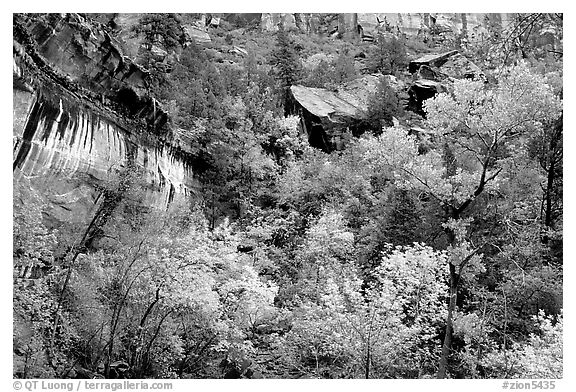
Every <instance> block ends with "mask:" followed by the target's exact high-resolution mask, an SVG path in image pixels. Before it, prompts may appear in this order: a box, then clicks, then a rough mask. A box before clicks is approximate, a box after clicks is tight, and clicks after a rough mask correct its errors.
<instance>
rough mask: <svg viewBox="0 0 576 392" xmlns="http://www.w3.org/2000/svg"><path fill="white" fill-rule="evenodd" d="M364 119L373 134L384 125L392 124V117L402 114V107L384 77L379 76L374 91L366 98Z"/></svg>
mask: <svg viewBox="0 0 576 392" xmlns="http://www.w3.org/2000/svg"><path fill="white" fill-rule="evenodd" d="M367 106H368V107H367V110H366V115H365V119H366V120H365V121H366V122H367V123H368V126H369V127H370V128H371V129H372V131H373V132H374V133H375V134H379V133H380V132H381V131H382V127H384V126H392V125H393V121H392V118H393V117H396V116H400V115H401V114H402V112H403V111H402V107H401V106H400V102H399V100H398V96H397V95H396V92H395V91H394V89H393V88H392V87H391V86H390V84H389V83H388V80H387V79H386V77H380V79H378V84H377V85H376V91H375V92H374V93H372V94H371V95H370V96H369V98H368V104H367Z"/></svg>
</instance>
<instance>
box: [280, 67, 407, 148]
mask: <svg viewBox="0 0 576 392" xmlns="http://www.w3.org/2000/svg"><path fill="white" fill-rule="evenodd" d="M381 77H383V78H386V79H387V80H388V83H389V84H390V86H391V87H392V88H393V89H394V90H395V91H396V93H397V94H398V95H399V97H400V99H401V102H403V101H404V102H405V104H407V99H408V96H407V94H406V93H405V89H406V86H405V85H404V84H403V83H402V82H401V81H399V80H397V79H396V78H395V77H394V76H391V75H385V76H384V75H365V76H363V77H361V78H358V79H355V80H353V81H351V82H349V83H347V84H345V85H343V86H341V87H340V88H339V89H338V90H337V91H331V90H327V89H323V88H313V87H305V86H291V87H290V93H291V96H292V100H293V108H292V112H293V113H294V114H297V115H299V116H300V119H301V126H302V128H303V129H304V131H305V132H306V133H307V135H308V140H309V142H310V144H311V145H312V146H313V147H317V148H320V149H322V150H324V151H333V150H341V149H343V148H344V147H345V146H346V144H347V143H348V142H349V140H350V139H351V138H352V137H353V136H358V135H359V134H361V133H363V132H364V131H365V129H364V127H365V124H364V120H365V117H366V109H367V106H368V99H369V97H370V95H371V94H373V93H374V92H375V91H376V87H377V84H378V80H379V78H381Z"/></svg>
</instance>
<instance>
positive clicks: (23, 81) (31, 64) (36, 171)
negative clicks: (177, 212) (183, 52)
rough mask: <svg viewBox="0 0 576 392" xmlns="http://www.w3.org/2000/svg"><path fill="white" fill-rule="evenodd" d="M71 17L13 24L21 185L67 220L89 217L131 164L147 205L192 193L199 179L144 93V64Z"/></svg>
mask: <svg viewBox="0 0 576 392" xmlns="http://www.w3.org/2000/svg"><path fill="white" fill-rule="evenodd" d="M74 18H77V17H76V16H74ZM64 19H65V18H64V17H62V18H60V19H56V22H55V23H54V24H52V25H50V24H49V23H46V19H42V18H39V19H37V20H35V21H33V22H27V23H34V24H33V25H32V26H30V24H29V25H28V26H27V27H26V29H17V28H15V40H14V50H13V53H14V54H13V181H14V187H15V188H16V187H20V188H25V189H26V190H27V192H29V191H32V192H35V193H36V194H38V195H41V196H42V198H43V199H44V202H45V203H46V204H47V211H48V218H49V219H51V220H53V221H55V222H67V223H71V222H79V223H82V222H87V221H89V220H90V219H91V215H92V214H93V213H94V211H95V209H96V208H98V206H97V202H98V199H99V195H100V192H101V190H102V189H105V188H106V187H109V186H112V185H111V184H113V183H114V181H117V179H118V177H119V175H120V174H121V173H123V172H125V171H126V170H128V168H129V167H136V168H137V170H138V173H139V180H140V181H142V183H144V184H145V187H144V188H143V189H145V191H144V193H145V194H143V195H141V199H142V200H143V201H144V203H145V204H147V205H149V206H155V207H158V208H166V207H167V206H168V204H169V203H170V202H173V201H175V200H177V199H183V198H186V197H189V196H194V195H195V194H196V193H197V190H198V189H199V185H198V181H197V179H196V178H195V177H194V172H193V169H192V167H191V165H190V164H189V163H188V161H187V158H186V156H185V154H183V153H182V152H181V151H179V150H178V149H176V148H174V147H172V146H171V145H170V143H169V142H167V141H166V140H164V138H163V135H164V134H163V132H164V131H163V129H164V127H163V125H164V123H165V122H166V116H167V114H166V113H165V112H164V111H162V109H161V107H160V105H159V104H158V103H157V102H156V101H155V100H154V98H152V97H148V96H146V95H145V91H146V85H145V70H143V69H141V68H139V67H137V66H135V65H134V64H133V63H131V61H130V59H129V58H127V57H125V56H123V55H122V53H121V52H120V51H118V50H116V49H114V44H113V43H111V41H110V39H109V37H108V38H106V37H105V36H103V33H102V32H99V31H98V30H96V29H92V30H91V32H90V33H88V32H87V30H86V27H89V26H90V25H89V24H88V23H87V22H85V21H82V23H77V24H76V25H75V24H74V23H68V22H67V23H62V22H61V21H62V20H64ZM75 20H77V19H75ZM15 26H16V25H15ZM18 26H19V27H20V28H21V27H22V24H19V25H18ZM54 26H57V27H54ZM58 26H60V27H58ZM28 31H29V32H31V34H29V35H28V34H26V33H27V32H28ZM82 32H83V33H82ZM98 34H100V36H99V35H98ZM86 77H88V78H87V79H88V80H84V79H83V78H86ZM83 86H86V87H87V88H84V87H83ZM26 202H27V200H26V199H25V198H23V199H22V200H16V199H15V201H14V203H15V204H16V203H24V204H25V203H26Z"/></svg>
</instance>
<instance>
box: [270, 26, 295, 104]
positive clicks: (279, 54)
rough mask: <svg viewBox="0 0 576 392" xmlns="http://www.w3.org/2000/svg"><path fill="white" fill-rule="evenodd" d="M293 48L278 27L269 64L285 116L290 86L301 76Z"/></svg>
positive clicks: (289, 39)
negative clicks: (278, 88) (280, 94)
mask: <svg viewBox="0 0 576 392" xmlns="http://www.w3.org/2000/svg"><path fill="white" fill-rule="evenodd" d="M294 46H295V45H294V40H293V39H292V38H291V37H290V35H289V34H288V32H287V31H286V30H285V29H284V27H283V26H282V25H280V26H279V28H278V32H277V33H276V48H275V49H274V51H273V52H272V60H271V64H272V66H273V67H274V76H275V77H276V79H277V80H278V82H279V84H280V89H281V91H282V101H283V104H284V112H285V114H288V107H289V89H290V86H292V85H294V84H295V83H296V82H298V81H299V80H300V78H301V74H302V63H301V61H300V58H299V56H298V53H297V52H296V49H295V48H294Z"/></svg>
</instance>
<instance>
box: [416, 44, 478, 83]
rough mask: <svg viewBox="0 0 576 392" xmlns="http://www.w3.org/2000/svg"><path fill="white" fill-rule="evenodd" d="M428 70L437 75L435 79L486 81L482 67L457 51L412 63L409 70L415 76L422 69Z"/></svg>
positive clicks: (428, 56) (434, 55) (418, 59)
mask: <svg viewBox="0 0 576 392" xmlns="http://www.w3.org/2000/svg"><path fill="white" fill-rule="evenodd" d="M423 67H425V68H427V70H430V71H432V72H434V73H435V76H434V78H438V77H440V78H454V79H463V78H469V79H482V80H485V79H486V75H485V74H484V72H482V70H481V69H480V67H478V66H477V65H476V64H474V63H473V62H472V61H470V60H468V59H467V58H466V57H465V56H464V55H463V54H462V53H460V52H458V51H457V50H452V51H450V52H444V53H433V54H427V55H425V56H422V57H419V58H417V59H415V60H412V61H410V64H409V65H408V70H409V71H410V73H412V74H414V73H416V72H418V71H419V70H420V69H421V68H423Z"/></svg>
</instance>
